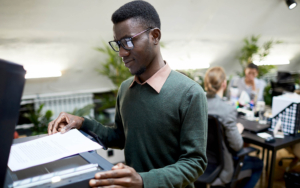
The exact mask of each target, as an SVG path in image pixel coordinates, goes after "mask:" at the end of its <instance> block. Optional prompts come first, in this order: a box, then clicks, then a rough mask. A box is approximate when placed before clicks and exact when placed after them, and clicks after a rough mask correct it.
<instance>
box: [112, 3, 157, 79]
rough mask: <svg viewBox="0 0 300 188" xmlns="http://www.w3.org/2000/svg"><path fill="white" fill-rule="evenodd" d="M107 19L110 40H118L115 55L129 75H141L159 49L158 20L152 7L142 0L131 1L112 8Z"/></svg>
mask: <svg viewBox="0 0 300 188" xmlns="http://www.w3.org/2000/svg"><path fill="white" fill-rule="evenodd" d="M111 20H112V22H113V23H114V27H113V31H114V41H120V42H119V43H118V44H117V45H119V49H118V50H119V56H120V57H122V59H123V61H124V63H125V66H126V67H128V68H129V70H130V72H131V74H134V75H141V74H143V73H144V72H145V71H146V70H147V69H148V68H149V66H150V65H151V63H152V62H153V60H154V59H155V58H156V55H157V54H158V53H159V52H160V49H159V40H160V37H161V33H160V19H159V16H158V14H157V12H156V10H155V9H154V7H153V6H152V5H150V4H149V3H147V2H145V1H132V2H129V3H126V4H125V5H123V6H122V7H120V8H119V9H118V10H116V11H115V12H114V13H113V15H112V18H111ZM122 39H123V40H122ZM124 39H126V40H124ZM130 41H131V43H128V42H130ZM122 44H123V45H122ZM126 45H127V46H126ZM124 46H125V48H126V47H128V48H127V49H125V48H124ZM131 46H132V47H131ZM118 50H117V51H118Z"/></svg>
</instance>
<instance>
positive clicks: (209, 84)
mask: <svg viewBox="0 0 300 188" xmlns="http://www.w3.org/2000/svg"><path fill="white" fill-rule="evenodd" d="M224 80H226V74H225V71H224V69H223V68H222V67H213V68H210V69H209V70H208V71H207V72H206V73H205V77H204V88H205V90H206V92H207V94H208V95H215V94H216V93H217V92H218V90H219V89H220V88H221V86H222V83H223V82H224Z"/></svg>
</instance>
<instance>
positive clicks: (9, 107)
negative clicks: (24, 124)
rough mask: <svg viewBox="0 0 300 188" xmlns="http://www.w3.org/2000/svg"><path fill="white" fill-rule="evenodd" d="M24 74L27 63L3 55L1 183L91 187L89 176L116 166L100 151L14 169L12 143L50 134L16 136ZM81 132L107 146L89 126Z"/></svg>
mask: <svg viewBox="0 0 300 188" xmlns="http://www.w3.org/2000/svg"><path fill="white" fill-rule="evenodd" d="M24 77H25V70H24V68H23V66H21V65H18V64H15V63H12V62H8V61H5V60H2V59H0V91H1V92H0V143H1V147H0V153H1V155H0V187H9V188H26V187H47V188H52V187H65V188H67V187H75V188H76V187H80V188H81V187H83V188H84V187H89V180H90V179H92V178H94V177H95V173H97V172H101V171H106V170H111V168H112V166H113V165H112V164H111V163H109V162H108V161H107V160H106V159H104V158H102V157H101V156H100V155H98V154H97V152H96V151H88V152H83V153H79V154H76V155H72V156H69V157H65V158H62V159H60V160H57V161H53V162H49V163H46V164H41V165H38V166H33V167H30V168H26V169H23V170H19V171H11V170H10V169H9V168H8V167H7V163H8V157H9V152H10V147H11V145H12V144H18V143H22V142H26V141H30V140H33V139H38V138H41V137H43V136H47V135H38V136H31V137H26V138H20V139H15V140H13V134H14V130H15V124H16V123H17V120H18V113H19V107H20V101H21V96H22V92H23V87H24V83H25V79H24ZM80 132H81V133H82V134H83V135H85V136H86V137H88V138H90V139H91V140H93V141H94V142H97V143H99V144H100V145H101V146H102V147H103V149H106V147H105V145H103V143H102V142H101V141H100V140H99V138H98V136H97V135H95V134H94V133H92V132H90V131H88V130H80Z"/></svg>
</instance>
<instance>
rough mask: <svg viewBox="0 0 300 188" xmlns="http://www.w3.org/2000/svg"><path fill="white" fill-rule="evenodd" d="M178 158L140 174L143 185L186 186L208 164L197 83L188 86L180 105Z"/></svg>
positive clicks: (202, 102) (203, 113) (204, 118)
mask: <svg viewBox="0 0 300 188" xmlns="http://www.w3.org/2000/svg"><path fill="white" fill-rule="evenodd" d="M180 117H181V131H180V135H179V139H178V141H179V148H178V150H179V152H180V155H179V159H178V161H177V162H176V163H175V164H172V165H168V166H165V167H163V168H159V169H152V170H150V171H149V172H142V173H140V175H141V177H142V178H143V183H144V188H149V187H187V186H188V185H190V184H192V183H193V182H194V181H195V180H196V179H197V178H198V177H199V176H200V175H202V174H203V173H204V171H205V169H206V166H207V158H206V142H207V101H206V97H205V94H204V92H203V90H202V88H201V87H200V86H199V85H198V84H194V85H193V86H191V87H190V89H189V90H188V92H187V93H186V95H185V96H184V97H183V99H182V104H181V107H180Z"/></svg>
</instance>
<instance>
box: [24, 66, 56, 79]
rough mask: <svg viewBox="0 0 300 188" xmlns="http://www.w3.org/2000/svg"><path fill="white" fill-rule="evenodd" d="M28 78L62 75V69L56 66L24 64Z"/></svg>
mask: <svg viewBox="0 0 300 188" xmlns="http://www.w3.org/2000/svg"><path fill="white" fill-rule="evenodd" d="M24 69H25V70H26V75H25V78H26V79H31V78H50V77H60V76H61V71H60V70H59V69H57V68H56V67H41V66H24Z"/></svg>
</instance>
